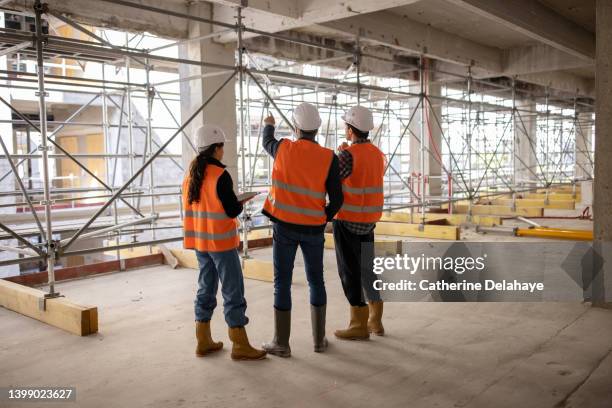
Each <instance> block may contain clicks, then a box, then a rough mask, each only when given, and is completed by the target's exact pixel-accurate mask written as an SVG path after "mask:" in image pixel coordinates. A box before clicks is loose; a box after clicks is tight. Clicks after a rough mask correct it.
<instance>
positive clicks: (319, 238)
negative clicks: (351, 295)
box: [272, 223, 327, 310]
mask: <svg viewBox="0 0 612 408" xmlns="http://www.w3.org/2000/svg"><path fill="white" fill-rule="evenodd" d="M273 231H274V234H273V244H272V254H273V257H274V307H275V308H276V309H278V310H291V281H292V278H293V265H294V262H295V254H296V252H297V247H298V245H299V246H300V248H301V249H302V255H303V256H304V264H305V268H306V279H307V280H308V286H309V288H310V304H311V305H313V306H322V305H324V304H326V303H327V293H326V292H325V282H324V281H323V244H324V242H325V238H324V236H323V232H321V233H320V234H303V233H299V232H296V231H293V230H291V229H289V228H287V227H285V226H283V225H281V224H278V223H275V224H274V227H273Z"/></svg>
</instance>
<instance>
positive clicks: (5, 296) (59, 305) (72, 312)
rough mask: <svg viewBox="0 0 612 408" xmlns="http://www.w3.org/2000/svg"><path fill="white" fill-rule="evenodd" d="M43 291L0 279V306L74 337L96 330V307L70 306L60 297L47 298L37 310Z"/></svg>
mask: <svg viewBox="0 0 612 408" xmlns="http://www.w3.org/2000/svg"><path fill="white" fill-rule="evenodd" d="M43 297H44V292H43V291H41V290H38V289H34V288H30V287H27V286H23V285H19V284H17V283H14V282H9V281H7V280H0V306H3V307H5V308H6V309H9V310H12V311H14V312H17V313H20V314H22V315H25V316H28V317H31V318H33V319H36V320H40V321H41V322H44V323H47V324H49V325H51V326H55V327H57V328H60V329H62V330H66V331H68V332H70V333H73V334H76V335H78V336H87V335H89V334H93V333H96V332H97V331H98V308H97V307H95V306H84V305H80V304H77V303H74V302H72V301H70V300H68V299H66V298H64V297H59V298H54V299H47V300H46V308H45V310H42V309H41V308H40V307H39V301H40V299H42V298H43Z"/></svg>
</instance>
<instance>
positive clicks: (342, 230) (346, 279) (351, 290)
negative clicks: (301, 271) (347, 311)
mask: <svg viewBox="0 0 612 408" xmlns="http://www.w3.org/2000/svg"><path fill="white" fill-rule="evenodd" d="M333 226H334V244H335V246H336V261H337V262H338V274H339V275H340V280H341V281H342V289H343V290H344V295H345V296H346V299H347V300H348V301H349V303H350V304H351V306H365V305H366V303H365V298H366V297H367V299H368V300H370V301H375V302H376V301H379V300H380V293H379V292H378V291H377V290H375V289H374V288H373V286H372V285H373V283H374V277H375V275H374V272H373V267H374V265H373V262H374V232H370V233H369V234H364V235H357V234H353V233H352V232H351V231H349V230H348V229H347V228H346V227H345V226H343V225H342V223H341V222H338V221H336V220H334V221H333ZM364 291H365V295H366V297H364V293H363V292H364Z"/></svg>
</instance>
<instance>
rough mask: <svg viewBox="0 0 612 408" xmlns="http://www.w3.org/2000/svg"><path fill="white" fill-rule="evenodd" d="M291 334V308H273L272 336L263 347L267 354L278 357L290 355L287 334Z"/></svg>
mask: <svg viewBox="0 0 612 408" xmlns="http://www.w3.org/2000/svg"><path fill="white" fill-rule="evenodd" d="M290 335H291V310H278V309H276V308H275V309H274V338H273V339H272V341H271V342H270V343H264V344H263V349H264V350H265V351H267V352H268V354H273V355H275V356H279V357H291V347H289V336H290Z"/></svg>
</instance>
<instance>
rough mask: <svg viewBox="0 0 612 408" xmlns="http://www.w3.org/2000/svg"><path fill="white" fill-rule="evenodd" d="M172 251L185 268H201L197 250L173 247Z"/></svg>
mask: <svg viewBox="0 0 612 408" xmlns="http://www.w3.org/2000/svg"><path fill="white" fill-rule="evenodd" d="M170 252H171V253H172V255H173V256H174V257H175V258H176V259H177V261H178V263H179V265H180V266H182V267H183V268H191V269H200V267H199V266H198V259H197V258H196V255H195V251H193V250H191V249H171V250H170Z"/></svg>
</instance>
